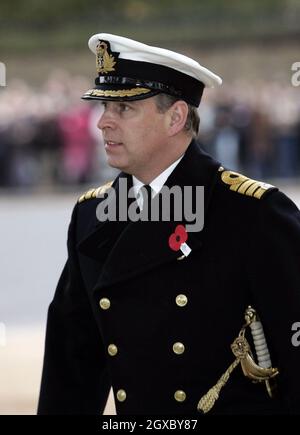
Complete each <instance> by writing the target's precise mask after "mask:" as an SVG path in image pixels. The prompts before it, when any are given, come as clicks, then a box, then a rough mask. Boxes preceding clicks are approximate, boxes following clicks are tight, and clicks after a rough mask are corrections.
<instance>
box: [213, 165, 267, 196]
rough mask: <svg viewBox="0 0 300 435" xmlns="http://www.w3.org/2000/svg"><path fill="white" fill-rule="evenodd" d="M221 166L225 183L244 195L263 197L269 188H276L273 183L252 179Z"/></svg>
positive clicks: (222, 178)
mask: <svg viewBox="0 0 300 435" xmlns="http://www.w3.org/2000/svg"><path fill="white" fill-rule="evenodd" d="M221 168H222V167H221ZM221 168H219V171H220V172H221V180H222V181H223V183H225V184H228V185H229V186H230V190H233V191H234V192H238V193H240V194H242V195H247V196H252V197H253V198H257V199H261V198H262V196H263V195H264V194H265V193H266V192H267V191H268V190H269V189H274V188H275V186H273V185H272V184H267V183H263V182H262V181H256V180H252V179H251V178H248V177H246V176H245V175H242V174H239V173H238V172H233V171H224V170H223V168H222V169H221Z"/></svg>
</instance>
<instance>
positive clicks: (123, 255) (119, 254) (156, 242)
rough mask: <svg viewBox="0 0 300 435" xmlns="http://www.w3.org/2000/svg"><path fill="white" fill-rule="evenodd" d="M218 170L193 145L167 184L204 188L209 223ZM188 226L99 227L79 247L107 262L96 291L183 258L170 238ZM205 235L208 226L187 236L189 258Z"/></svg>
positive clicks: (171, 223) (170, 223)
mask: <svg viewBox="0 0 300 435" xmlns="http://www.w3.org/2000/svg"><path fill="white" fill-rule="evenodd" d="M219 166H220V165H219V163H218V162H216V161H214V160H213V159H212V158H211V157H210V156H208V155H207V154H206V153H204V152H203V151H202V150H201V149H200V147H199V146H198V145H197V144H196V143H195V142H194V141H193V142H192V143H191V144H190V146H189V148H188V149H187V151H186V153H185V155H184V157H183V158H182V160H181V161H180V163H179V164H178V165H177V167H176V168H175V170H174V171H173V172H172V174H171V175H170V177H169V178H168V180H167V181H166V183H165V184H166V186H168V187H172V186H180V187H182V188H183V187H184V186H194V187H195V186H204V198H205V199H204V200H205V203H204V219H206V218H207V212H208V206H209V200H210V197H211V194H212V191H213V186H214V184H215V181H216V178H217V173H218V168H219ZM130 178H131V177H130ZM130 186H131V185H130ZM116 190H117V183H116ZM186 223H188V222H186V220H185V219H184V218H183V220H182V221H181V222H179V221H174V220H171V221H168V222H167V221H161V220H160V221H157V222H155V221H153V222H151V221H149V222H143V221H137V222H128V223H124V222H120V223H119V222H109V221H106V222H104V223H99V224H98V225H97V228H95V230H94V231H92V233H91V234H90V235H89V236H88V237H87V238H86V239H85V240H84V241H83V242H82V243H80V250H81V251H85V253H86V255H89V256H92V257H93V258H97V259H98V260H100V261H101V260H102V261H104V264H103V267H102V269H101V272H100V275H99V278H98V281H97V284H96V287H95V288H102V287H107V286H110V285H112V284H115V283H117V282H121V281H123V280H125V279H129V278H132V277H134V276H136V275H139V274H142V273H143V272H144V271H146V270H150V269H152V268H154V267H156V266H157V265H159V264H161V263H165V262H170V261H173V260H175V259H177V258H179V257H181V256H182V253H181V251H173V250H172V249H171V248H170V246H169V237H170V236H171V234H172V233H174V231H175V228H176V227H177V225H179V224H183V225H185V224H186ZM204 232H205V225H204V229H203V230H202V231H199V232H189V233H188V240H187V244H188V246H189V247H190V248H191V249H192V253H191V254H190V255H193V251H194V250H198V249H200V248H201V246H202V243H203V234H204ZM183 261H187V260H183Z"/></svg>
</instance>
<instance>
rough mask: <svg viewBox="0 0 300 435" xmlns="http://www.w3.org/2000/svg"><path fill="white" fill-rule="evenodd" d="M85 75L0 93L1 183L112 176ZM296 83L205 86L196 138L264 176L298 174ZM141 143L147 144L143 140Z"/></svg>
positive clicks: (14, 84) (17, 85)
mask: <svg viewBox="0 0 300 435" xmlns="http://www.w3.org/2000/svg"><path fill="white" fill-rule="evenodd" d="M90 85H91V84H90V83H89V81H88V80H87V79H86V78H85V77H81V76H78V77H73V76H72V77H71V76H70V75H69V74H68V73H67V72H65V71H55V72H53V73H52V74H50V76H49V78H48V79H47V80H46V81H45V83H44V84H43V85H42V86H41V87H39V88H38V89H36V88H35V89H33V88H31V87H30V86H29V85H28V84H26V82H25V81H22V80H19V79H18V80H14V81H11V82H10V84H9V86H7V87H6V88H2V89H1V92H0V186H1V187H27V188H32V187H36V186H54V187H55V186H74V185H79V184H89V183H93V182H99V183H100V182H103V181H106V180H107V179H109V178H111V176H113V172H112V171H111V169H110V168H108V167H107V165H106V158H105V151H104V148H103V141H102V136H101V133H100V131H99V130H98V129H97V120H98V118H99V115H100V112H101V110H102V108H101V104H99V103H97V102H96V103H95V102H85V101H82V100H81V99H80V96H81V94H82V93H83V92H84V91H85V90H87V89H88V88H89V87H90ZM297 91H298V89H295V88H293V87H292V86H291V84H289V85H286V84H285V85H283V84H280V83H279V82H256V83H253V82H249V81H245V82H243V81H239V82H235V83H232V84H231V85H224V86H222V88H219V89H216V90H208V91H206V93H205V97H204V98H203V101H202V103H201V105H200V118H201V125H200V134H199V141H200V142H201V143H202V145H203V147H204V148H205V149H206V150H207V151H208V152H209V153H211V154H212V155H214V156H215V157H216V158H217V159H218V160H219V161H220V162H222V164H223V166H225V167H228V168H230V169H233V170H237V171H242V172H244V173H245V174H246V175H248V176H250V177H253V178H259V179H266V180H268V179H272V178H277V177H289V178H292V177H299V176H300V99H299V92H297ZM141 146H142V144H141Z"/></svg>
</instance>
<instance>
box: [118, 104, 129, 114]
mask: <svg viewBox="0 0 300 435" xmlns="http://www.w3.org/2000/svg"><path fill="white" fill-rule="evenodd" d="M128 110H130V106H128V104H124V103H121V104H120V111H121V112H128Z"/></svg>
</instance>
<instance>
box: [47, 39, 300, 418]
mask: <svg viewBox="0 0 300 435" xmlns="http://www.w3.org/2000/svg"><path fill="white" fill-rule="evenodd" d="M89 47H90V49H91V50H92V52H93V53H94V54H95V55H96V66H97V73H98V75H97V78H96V81H95V87H94V88H93V89H91V90H89V91H87V92H86V94H85V95H84V96H83V98H84V99H93V100H99V101H100V104H103V112H102V115H101V117H100V119H99V122H98V127H99V129H100V130H101V131H102V133H103V137H104V140H105V150H106V154H107V160H108V164H109V165H111V166H112V167H114V168H118V169H119V170H120V171H121V172H120V175H119V176H118V177H117V178H116V180H114V181H113V182H111V183H108V184H107V185H105V186H101V187H99V188H96V189H92V190H90V191H88V192H87V193H86V194H84V195H82V197H80V199H79V200H78V203H77V204H76V205H75V207H74V210H73V214H72V219H71V223H70V226H69V232H68V259H67V262H66V265H65V267H64V269H63V272H62V275H61V277H60V280H59V283H58V286H57V289H56V292H55V295H54V299H53V301H52V303H51V305H50V307H49V313H48V321H47V334H46V344H45V357H44V367H43V375H42V383H41V391H40V399H39V407H38V412H39V414H99V413H102V412H103V409H104V407H105V404H106V400H107V396H108V392H109V390H110V387H112V388H113V392H114V398H115V402H116V410H117V413H118V414H148V415H152V414H160V415H163V414H165V415H168V414H173V415H184V414H189V415H202V414H203V413H207V412H208V413H211V414H214V413H215V414H278V413H299V412H300V375H299V367H300V348H299V347H297V344H298V342H297V340H295V339H294V340H293V334H295V333H296V331H295V329H294V326H295V324H296V325H297V322H300V214H299V211H298V209H297V207H296V206H295V205H294V203H293V202H292V201H291V200H290V199H288V198H287V197H286V196H285V195H284V194H283V193H281V192H280V191H279V190H278V189H277V188H276V187H274V186H271V185H267V184H265V183H262V182H260V181H255V180H252V179H250V178H248V177H246V176H244V175H241V174H238V173H235V172H232V171H230V169H229V168H223V167H222V165H221V162H217V161H215V160H214V159H213V158H211V157H210V156H209V155H207V154H206V153H204V152H203V151H202V150H201V148H200V147H199V145H198V144H197V143H196V141H195V139H194V137H195V136H196V135H197V132H198V125H199V119H198V116H197V107H198V106H199V103H200V99H201V96H202V93H203V89H204V88H205V87H217V86H218V85H220V84H221V79H220V77H218V76H217V75H215V74H214V73H213V72H211V71H209V70H208V69H206V68H204V67H203V66H201V65H200V64H199V63H197V62H196V61H194V60H192V59H190V58H188V57H186V56H183V55H180V54H178V53H175V52H171V51H169V50H164V49H161V48H157V47H152V46H148V45H145V44H141V43H139V42H136V41H133V40H130V39H127V38H122V37H120V36H116V35H110V34H103V33H102V34H101V33H100V34H96V35H94V36H92V37H91V38H90V40H89ZM124 182H126V186H127V187H126V189H127V190H126V194H127V193H128V192H129V190H130V189H133V191H134V193H135V197H132V198H131V201H129V202H128V210H129V205H131V206H132V205H133V206H134V205H136V206H137V207H136V210H137V211H138V212H140V213H143V210H144V207H146V200H147V201H149V198H150V202H148V203H147V207H148V205H149V206H151V201H154V200H155V197H158V195H159V194H160V191H161V190H162V188H163V187H167V188H170V189H171V188H172V187H174V186H179V188H180V189H181V191H183V190H184V188H185V187H186V186H192V188H193V189H194V190H193V194H192V202H193V204H195V201H197V199H198V196H199V195H200V191H198V190H197V189H196V190H195V188H196V187H198V186H203V187H204V205H203V204H202V205H203V207H202V212H203V216H204V225H203V227H201V228H200V229H199V228H198V230H197V231H195V228H193V227H191V226H188V224H189V223H190V222H187V219H186V218H185V216H184V215H182V218H181V220H179V221H178V220H176V219H175V213H171V214H170V219H169V220H163V219H162V218H161V216H160V218H159V220H156V221H154V220H153V221H151V220H149V221H147V220H141V219H140V220H133V219H130V216H129V213H128V218H127V220H124V219H115V220H114V219H106V220H100V219H99V213H98V211H99V206H101V204H102V203H103V202H104V201H106V200H107V195H105V193H108V191H110V190H111V189H114V192H115V193H116V195H115V198H118V199H115V206H116V207H115V210H119V209H120V207H121V204H120V201H123V199H124V194H123V197H122V196H120V197H119V196H118V195H117V194H118V193H120V191H121V190H122V189H123V187H122V186H123V184H124ZM122 183H123V184H122ZM121 184H122V186H121ZM140 189H141V192H142V193H143V194H140V193H141V192H140ZM145 192H147V193H148V195H149V196H148V197H147V195H146V194H145ZM195 192H196V193H195ZM195 194H196V197H195ZM150 196H151V197H150ZM147 198H148V199H147ZM108 204H109V202H108ZM126 210H127V209H126ZM189 228H190V229H189ZM249 306H251V307H252V309H253V310H255V313H256V314H255V316H257V319H259V320H255V319H256V317H255V319H254V320H255V322H254V323H251V322H252V320H253V318H252V320H251V319H250V317H251V316H250V315H249V313H248V317H247V316H246V317H245V310H246V309H247V307H249ZM247 319H248V321H247ZM249 319H250V320H249ZM259 322H260V323H259ZM255 325H256V326H255ZM257 325H258V326H257ZM250 326H251V327H252V326H253V328H252V329H251V328H250ZM255 328H256V329H255ZM250 329H251V330H250ZM255 331H256V332H255ZM257 331H258V332H257ZM251 332H253V333H254V334H252V335H251ZM246 333H247V334H246ZM255 333H256V339H255ZM246 335H247V337H248V338H247V341H245V339H246ZM253 337H254V338H253ZM257 337H258V338H259V339H257ZM294 338H295V337H294ZM237 340H238V341H237ZM248 345H249V347H248ZM253 345H257V346H256V349H254V348H253ZM255 351H257V354H258V356H259V355H260V356H261V358H260V363H259V361H258V360H257V359H256V356H255ZM264 362H265V364H263V363H264ZM271 384H272V385H271ZM275 384H276V385H275ZM266 386H267V387H268V388H266ZM271 396H272V397H271Z"/></svg>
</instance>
